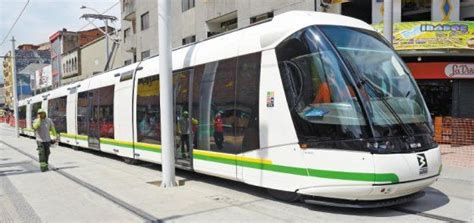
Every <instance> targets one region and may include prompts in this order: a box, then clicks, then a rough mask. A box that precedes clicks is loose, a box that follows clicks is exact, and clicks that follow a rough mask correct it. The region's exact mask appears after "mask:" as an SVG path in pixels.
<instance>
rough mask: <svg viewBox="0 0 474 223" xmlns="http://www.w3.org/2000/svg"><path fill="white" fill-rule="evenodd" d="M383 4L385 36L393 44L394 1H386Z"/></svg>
mask: <svg viewBox="0 0 474 223" xmlns="http://www.w3.org/2000/svg"><path fill="white" fill-rule="evenodd" d="M383 4H384V5H383V8H384V10H383V11H384V13H383V35H384V37H385V39H387V40H388V41H389V42H390V43H393V0H384V2H383Z"/></svg>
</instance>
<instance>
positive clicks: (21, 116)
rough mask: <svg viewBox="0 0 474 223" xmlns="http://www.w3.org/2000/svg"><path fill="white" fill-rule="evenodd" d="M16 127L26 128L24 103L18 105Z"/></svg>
mask: <svg viewBox="0 0 474 223" xmlns="http://www.w3.org/2000/svg"><path fill="white" fill-rule="evenodd" d="M18 127H20V128H26V105H24V106H20V107H18Z"/></svg>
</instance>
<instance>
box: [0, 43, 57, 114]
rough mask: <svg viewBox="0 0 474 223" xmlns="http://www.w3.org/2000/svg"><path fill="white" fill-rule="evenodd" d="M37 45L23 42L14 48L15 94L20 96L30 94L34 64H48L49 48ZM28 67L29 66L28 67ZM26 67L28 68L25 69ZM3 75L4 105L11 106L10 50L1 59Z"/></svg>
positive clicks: (49, 57) (49, 58)
mask: <svg viewBox="0 0 474 223" xmlns="http://www.w3.org/2000/svg"><path fill="white" fill-rule="evenodd" d="M38 49H39V47H38V46H36V45H32V44H23V45H20V46H18V49H17V50H15V56H16V60H15V65H16V73H17V80H16V82H17V94H18V96H22V97H29V96H31V95H32V88H31V85H30V83H31V72H30V71H33V72H34V70H35V66H37V65H44V64H50V60H51V54H50V51H49V50H38ZM28 67H29V68H28ZM25 68H28V69H25ZM3 77H4V81H5V83H4V84H5V86H4V89H5V106H6V107H9V108H12V106H13V103H12V100H13V78H12V59H11V52H8V53H6V54H5V59H4V60H3Z"/></svg>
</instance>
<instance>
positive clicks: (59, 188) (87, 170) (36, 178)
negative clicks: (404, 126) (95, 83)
mask: <svg viewBox="0 0 474 223" xmlns="http://www.w3.org/2000/svg"><path fill="white" fill-rule="evenodd" d="M0 136H1V138H0V222H144V221H145V222H162V221H166V222H326V221H331V222H334V221H337V222H342V221H351V222H362V221H364V222H365V221H372V222H373V221H376V222H383V221H384V222H388V221H390V222H394V221H395V222H415V221H416V222H436V221H444V222H445V221H474V220H473V213H474V210H473V208H474V202H473V200H474V181H473V179H474V174H473V170H472V168H463V167H459V166H453V167H451V166H444V169H443V173H442V177H441V178H440V180H439V181H438V182H437V183H435V184H434V185H433V186H432V187H431V188H428V189H427V190H426V193H427V195H426V196H425V197H423V198H421V199H419V200H416V201H414V202H412V203H409V204H406V205H402V206H398V207H393V208H380V209H369V210H357V209H343V208H332V207H323V206H316V205H309V204H303V203H284V202H280V201H276V200H274V199H272V198H271V197H269V195H268V194H267V193H266V191H265V190H264V189H261V188H257V187H253V186H249V185H245V184H242V183H238V182H233V181H229V180H224V179H220V178H215V177H210V176H205V175H201V174H197V173H191V172H186V171H180V170H178V171H177V176H178V178H179V179H181V180H184V181H185V185H184V186H180V187H175V188H168V189H163V188H160V187H159V186H156V185H155V184H153V183H150V182H155V181H159V180H160V176H161V172H160V166H159V165H155V164H150V163H142V164H140V165H129V164H126V163H124V162H122V160H121V159H120V158H118V157H115V156H111V155H107V154H103V153H100V152H93V151H89V150H83V151H75V150H72V149H71V148H68V147H60V146H56V147H53V148H52V149H51V150H52V151H51V153H52V155H51V157H50V160H51V161H50V163H51V164H52V165H53V166H54V168H55V170H53V171H49V172H45V173H42V172H39V167H38V163H37V161H35V160H34V158H36V157H37V153H36V144H35V141H34V140H33V139H29V138H24V137H20V138H16V137H14V136H13V128H11V127H9V126H6V125H4V124H0Z"/></svg>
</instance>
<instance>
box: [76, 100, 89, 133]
mask: <svg viewBox="0 0 474 223" xmlns="http://www.w3.org/2000/svg"><path fill="white" fill-rule="evenodd" d="M88 117H89V92H88V91H86V92H80V93H79V94H78V95H77V132H78V133H79V135H88V128H89V118H88Z"/></svg>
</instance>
